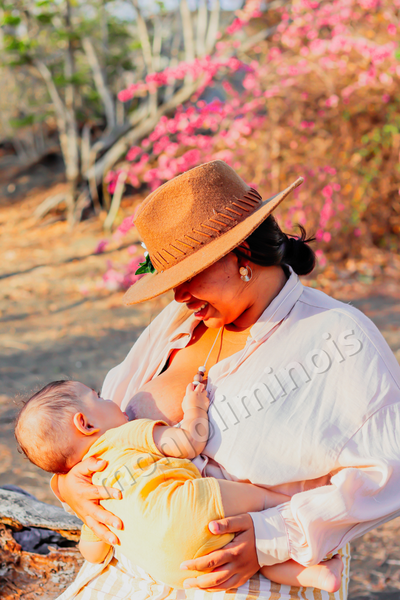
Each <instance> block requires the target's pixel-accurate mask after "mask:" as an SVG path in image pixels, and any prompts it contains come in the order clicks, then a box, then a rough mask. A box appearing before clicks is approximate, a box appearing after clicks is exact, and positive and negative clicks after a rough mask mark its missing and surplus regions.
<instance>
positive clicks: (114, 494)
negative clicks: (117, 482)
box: [113, 491, 121, 500]
mask: <svg viewBox="0 0 400 600" xmlns="http://www.w3.org/2000/svg"><path fill="white" fill-rule="evenodd" d="M113 497H114V498H115V499H116V500H120V499H121V492H118V491H117V492H113Z"/></svg>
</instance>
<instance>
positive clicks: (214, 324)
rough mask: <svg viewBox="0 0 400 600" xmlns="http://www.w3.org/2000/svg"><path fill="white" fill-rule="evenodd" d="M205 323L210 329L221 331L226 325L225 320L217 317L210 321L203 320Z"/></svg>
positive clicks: (211, 318) (210, 318)
mask: <svg viewBox="0 0 400 600" xmlns="http://www.w3.org/2000/svg"><path fill="white" fill-rule="evenodd" d="M203 323H204V325H205V326H206V327H208V328H209V329H220V328H221V327H223V326H224V325H225V323H224V321H223V319H221V318H217V317H209V318H208V319H203Z"/></svg>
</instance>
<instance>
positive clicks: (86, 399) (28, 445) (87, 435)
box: [15, 381, 128, 473]
mask: <svg viewBox="0 0 400 600" xmlns="http://www.w3.org/2000/svg"><path fill="white" fill-rule="evenodd" d="M127 421H128V418H127V416H126V415H125V414H124V413H123V412H122V411H121V409H120V408H119V406H117V404H115V403H114V402H112V401H111V400H103V398H100V396H99V395H98V394H97V393H96V392H95V391H94V390H91V389H90V388H88V387H86V385H83V383H79V382H78V381H53V382H52V383H49V384H48V385H46V386H45V387H44V388H43V389H41V390H40V391H39V392H37V393H36V394H34V395H33V396H32V397H31V398H30V399H29V400H28V401H27V402H26V403H25V405H24V407H23V408H22V410H21V411H20V413H19V415H18V417H17V421H16V425H15V437H16V438H17V442H18V444H19V446H20V447H21V449H22V451H23V452H24V454H25V455H26V456H27V457H28V458H29V460H30V461H31V462H33V463H34V464H35V465H37V466H38V467H40V468H41V469H44V470H45V471H49V472H50V473H68V471H69V470H70V469H72V467H73V466H75V465H76V464H77V463H78V462H80V461H81V460H82V458H83V457H84V456H85V454H86V452H87V451H88V450H89V448H90V446H91V445H92V444H93V443H94V442H95V441H96V440H97V438H99V437H100V436H101V435H103V433H105V432H106V431H107V430H108V429H113V428H114V427H119V426H120V425H124V424H125V423H126V422H127Z"/></svg>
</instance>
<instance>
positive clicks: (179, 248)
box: [149, 188, 262, 273]
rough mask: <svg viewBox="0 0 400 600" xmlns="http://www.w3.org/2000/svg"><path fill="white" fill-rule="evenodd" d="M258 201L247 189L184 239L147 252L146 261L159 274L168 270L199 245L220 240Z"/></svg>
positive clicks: (251, 190) (254, 191) (250, 190)
mask: <svg viewBox="0 0 400 600" xmlns="http://www.w3.org/2000/svg"><path fill="white" fill-rule="evenodd" d="M261 201H262V198H261V196H260V194H259V193H258V192H257V190H255V189H254V188H249V190H248V192H247V193H246V194H244V196H243V198H241V199H237V198H235V199H234V200H232V201H231V202H230V203H229V204H228V205H226V206H223V207H222V208H220V209H219V210H216V209H213V214H212V216H211V217H209V218H208V219H206V220H205V221H203V222H202V223H199V224H197V225H196V227H193V228H192V229H190V230H189V232H188V233H187V234H186V233H185V234H184V236H183V237H184V238H185V239H182V238H180V239H179V238H175V239H174V240H173V242H170V243H169V244H168V245H167V246H164V247H162V248H160V249H158V250H156V251H154V252H152V251H150V249H149V253H150V259H151V262H152V264H153V266H154V267H155V268H156V270H157V271H158V272H159V273H162V272H163V271H166V270H167V269H170V268H171V267H173V266H175V265H176V264H178V263H179V262H181V261H182V260H183V259H184V258H186V257H187V256H190V255H191V254H194V253H195V252H196V251H197V250H199V249H200V248H201V247H202V246H205V245H207V244H209V243H210V242H212V241H213V240H214V239H216V238H218V237H220V236H221V235H222V234H224V233H226V232H227V231H229V230H230V229H233V227H235V225H237V224H238V223H240V222H241V221H244V220H245V219H246V218H247V217H248V216H249V215H251V214H252V213H253V212H254V211H255V210H256V208H257V207H258V206H259V204H260V203H261Z"/></svg>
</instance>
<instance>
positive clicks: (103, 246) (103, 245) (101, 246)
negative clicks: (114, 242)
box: [93, 240, 109, 254]
mask: <svg viewBox="0 0 400 600" xmlns="http://www.w3.org/2000/svg"><path fill="white" fill-rule="evenodd" d="M108 244H109V241H108V240H100V241H99V243H98V244H97V246H96V248H95V249H94V250H93V254H103V252H104V250H105V249H106V248H107V246H108Z"/></svg>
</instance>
